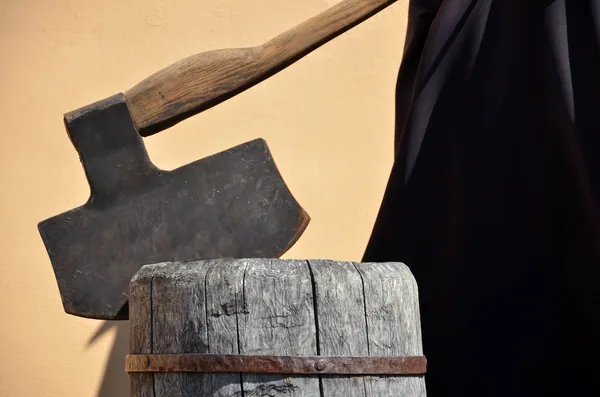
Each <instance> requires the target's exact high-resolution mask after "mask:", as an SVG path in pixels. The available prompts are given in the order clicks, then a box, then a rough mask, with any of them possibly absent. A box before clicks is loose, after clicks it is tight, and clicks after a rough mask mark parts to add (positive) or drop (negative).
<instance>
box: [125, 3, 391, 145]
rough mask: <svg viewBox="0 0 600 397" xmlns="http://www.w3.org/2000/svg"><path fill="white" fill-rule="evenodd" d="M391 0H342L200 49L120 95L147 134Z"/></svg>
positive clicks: (258, 77)
mask: <svg viewBox="0 0 600 397" xmlns="http://www.w3.org/2000/svg"><path fill="white" fill-rule="evenodd" d="M395 2H396V0H344V1H341V2H340V3H338V4H336V5H335V6H332V7H330V8H329V9H327V10H325V11H323V12H322V13H320V14H318V15H316V16H314V17H312V18H310V19H308V20H307V21H305V22H303V23H301V24H299V25H297V26H295V27H293V28H292V29H290V30H288V31H286V32H284V33H282V34H280V35H278V36H276V37H274V38H272V39H271V40H269V41H267V42H265V43H264V44H262V45H258V46H255V47H248V48H231V49H220V50H214V51H207V52H202V53H199V54H195V55H192V56H189V57H187V58H184V59H182V60H180V61H178V62H175V63H174V64H172V65H170V66H167V67H166V68H164V69H162V70H160V71H158V72H156V73H154V74H152V75H151V76H149V77H147V78H146V79H144V80H142V81H141V82H140V83H138V84H137V85H135V86H133V87H131V88H130V89H129V90H128V91H126V92H125V93H124V94H125V96H126V98H127V103H128V106H129V109H130V111H131V115H132V117H133V120H134V123H135V125H136V127H137V129H138V131H139V132H140V133H141V134H142V135H144V136H148V135H151V134H154V133H156V132H159V131H160V130H163V129H165V128H167V127H169V126H171V125H173V124H175V123H177V122H179V121H181V120H183V119H185V118H187V117H190V116H192V115H195V114H197V113H199V112H201V111H203V110H206V109H208V108H210V107H212V106H214V105H216V104H218V103H220V102H222V101H224V100H226V99H228V98H231V97H232V96H234V95H237V94H238V93H240V92H242V91H244V90H246V89H248V88H250V87H252V86H254V85H256V84H258V83H260V82H261V81H263V80H265V79H267V78H268V77H270V76H272V75H274V74H275V73H277V72H279V71H281V70H283V69H284V68H286V67H288V66H289V65H291V64H292V63H294V62H296V61H297V60H299V59H300V58H302V57H304V56H305V55H307V54H309V53H310V52H312V51H314V50H315V49H317V48H319V47H320V46H322V45H323V44H325V43H327V42H328V41H330V40H332V39H334V38H335V37H337V36H339V35H340V34H342V33H344V32H346V31H348V30H349V29H351V28H353V27H354V26H356V25H358V24H359V23H361V22H363V21H364V20H366V19H368V18H369V17H371V16H373V15H375V14H376V13H378V12H379V11H381V10H383V9H384V8H386V7H388V6H389V5H391V4H393V3H395Z"/></svg>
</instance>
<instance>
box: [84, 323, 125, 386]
mask: <svg viewBox="0 0 600 397" xmlns="http://www.w3.org/2000/svg"><path fill="white" fill-rule="evenodd" d="M114 330H116V336H115V340H114V342H113V345H112V348H111V350H110V353H109V356H108V363H107V364H106V369H105V371H104V377H103V378H102V383H101V384H100V390H99V391H98V395H97V396H96V397H128V396H129V375H127V372H125V355H126V354H127V352H128V351H129V321H106V322H104V324H102V326H100V328H98V330H97V331H96V333H95V334H94V335H93V336H92V337H91V338H90V340H89V341H88V347H90V346H92V345H93V344H94V343H95V342H96V341H97V340H98V338H100V337H101V336H102V335H104V334H105V333H106V332H109V331H110V332H114Z"/></svg>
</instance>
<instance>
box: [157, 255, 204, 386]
mask: <svg viewBox="0 0 600 397" xmlns="http://www.w3.org/2000/svg"><path fill="white" fill-rule="evenodd" d="M211 264H212V262H210V261H208V262H190V263H181V262H176V263H170V264H169V265H167V266H165V267H164V268H162V269H161V271H157V272H155V275H154V277H153V281H152V330H153V331H152V346H153V351H154V353H155V354H169V353H208V352H209V351H208V331H207V328H206V323H207V322H206V296H205V295H206V293H205V279H206V273H207V271H208V269H209V268H210V266H211ZM154 390H155V393H156V396H157V397H166V396H169V397H185V396H207V395H209V393H210V392H211V384H210V378H209V377H208V376H207V375H206V374H202V373H172V374H171V373H170V374H167V373H156V374H154Z"/></svg>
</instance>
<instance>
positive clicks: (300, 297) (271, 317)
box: [238, 259, 319, 397]
mask: <svg viewBox="0 0 600 397" xmlns="http://www.w3.org/2000/svg"><path fill="white" fill-rule="evenodd" d="M244 297H245V304H246V307H245V310H244V313H243V314H242V315H241V316H240V322H239V337H240V351H241V353H242V354H252V355H259V354H266V355H292V356H298V355H301V356H310V355H316V354H317V340H316V326H315V314H314V310H313V309H314V304H313V298H312V282H311V277H310V272H309V270H308V266H307V263H306V261H298V260H262V259H255V260H252V261H249V263H248V266H247V268H246V274H245V276H244ZM239 311H240V310H238V312H239ZM243 389H244V396H272V397H275V396H290V397H300V396H302V397H313V396H319V378H318V376H285V375H268V374H243Z"/></svg>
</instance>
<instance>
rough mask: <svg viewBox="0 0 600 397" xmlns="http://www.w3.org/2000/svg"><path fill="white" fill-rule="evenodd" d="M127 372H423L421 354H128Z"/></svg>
mask: <svg viewBox="0 0 600 397" xmlns="http://www.w3.org/2000/svg"><path fill="white" fill-rule="evenodd" d="M125 370H126V371H127V372H210V373H215V372H245V373H262V374H307V375H308V374H342V375H423V374H425V373H426V371H427V359H426V358H425V356H382V357H356V356H354V357H353V356H334V357H324V356H308V357H302V356H262V355H237V354H225V355H218V354H200V353H186V354H128V355H127V356H126V360H125Z"/></svg>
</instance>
